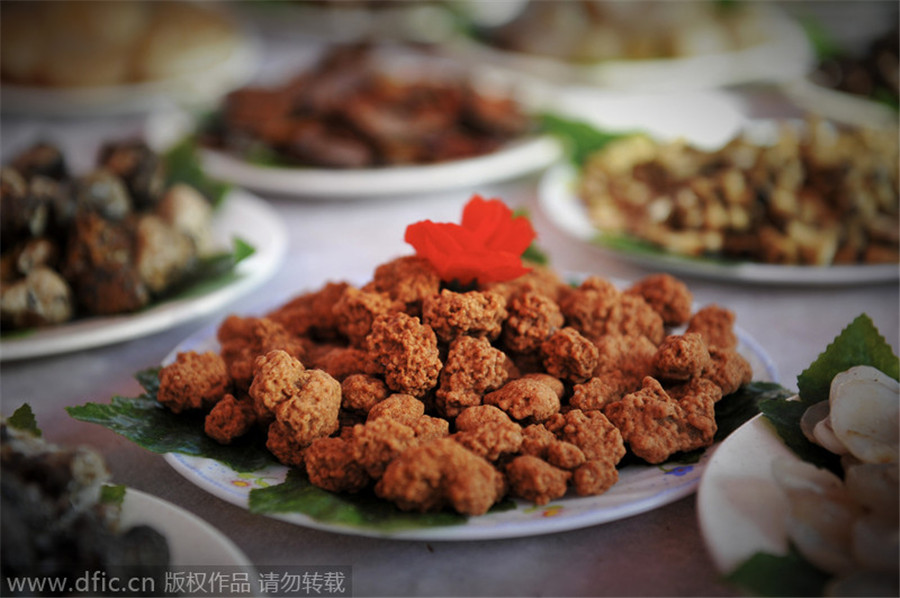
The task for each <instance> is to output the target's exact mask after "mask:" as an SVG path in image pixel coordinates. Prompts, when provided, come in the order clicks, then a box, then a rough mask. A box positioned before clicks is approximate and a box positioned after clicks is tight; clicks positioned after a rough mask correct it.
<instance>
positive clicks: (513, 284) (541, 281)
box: [482, 263, 570, 303]
mask: <svg viewBox="0 0 900 598" xmlns="http://www.w3.org/2000/svg"><path fill="white" fill-rule="evenodd" d="M528 265H529V266H531V270H530V271H528V272H527V273H525V274H523V275H522V276H519V277H518V278H514V279H512V280H508V281H504V282H492V283H488V284H485V285H482V290H485V291H494V292H495V293H500V294H501V295H503V296H504V297H505V298H506V301H507V303H509V301H511V300H512V298H513V297H515V296H516V295H521V294H522V293H537V294H538V295H544V296H546V297H549V298H550V299H552V300H553V301H559V300H560V298H561V297H563V296H564V295H565V294H566V293H567V292H568V291H569V288H570V287H569V285H567V284H566V283H565V282H563V281H562V280H561V279H560V278H559V275H558V274H557V273H556V272H555V271H554V270H553V269H552V268H549V267H547V266H544V265H542V264H535V263H529V264H528Z"/></svg>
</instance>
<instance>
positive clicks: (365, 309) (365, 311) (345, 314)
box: [332, 286, 399, 347]
mask: <svg viewBox="0 0 900 598" xmlns="http://www.w3.org/2000/svg"><path fill="white" fill-rule="evenodd" d="M398 306H399V304H398V303H396V302H395V301H393V300H392V299H391V298H390V297H389V296H388V295H387V293H374V292H369V291H363V290H360V289H357V288H356V287H352V286H348V287H346V288H345V289H344V292H343V293H342V294H341V297H340V299H338V300H337V302H336V303H335V304H334V306H333V308H332V309H333V312H334V318H335V320H336V323H337V329H338V330H339V331H340V332H341V333H342V334H344V336H346V337H347V339H348V340H349V341H350V344H351V345H352V346H355V347H364V346H365V341H366V336H368V334H369V332H370V331H371V330H372V322H374V321H375V318H376V317H378V316H380V315H382V314H386V313H388V312H390V311H392V310H396V309H398Z"/></svg>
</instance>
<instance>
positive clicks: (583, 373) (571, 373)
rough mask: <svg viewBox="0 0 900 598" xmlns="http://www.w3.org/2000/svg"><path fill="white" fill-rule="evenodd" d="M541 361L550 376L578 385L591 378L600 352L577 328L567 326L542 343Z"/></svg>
mask: <svg viewBox="0 0 900 598" xmlns="http://www.w3.org/2000/svg"><path fill="white" fill-rule="evenodd" d="M541 359H542V362H543V364H544V368H546V370H547V373H548V374H550V375H552V376H556V377H557V378H562V379H563V380H568V381H570V382H573V383H576V384H577V383H579V382H584V381H585V380H587V379H588V378H590V377H591V375H592V374H593V372H594V369H595V368H596V367H597V363H598V361H599V359H600V351H599V350H598V349H597V347H596V345H594V343H592V342H591V341H590V340H588V339H587V338H585V337H584V336H583V335H582V334H581V333H579V332H578V331H577V330H576V329H575V328H572V327H568V326H567V327H565V328H560V329H559V330H557V331H556V332H554V333H553V334H551V335H550V336H549V337H548V338H547V340H545V341H544V342H543V343H541Z"/></svg>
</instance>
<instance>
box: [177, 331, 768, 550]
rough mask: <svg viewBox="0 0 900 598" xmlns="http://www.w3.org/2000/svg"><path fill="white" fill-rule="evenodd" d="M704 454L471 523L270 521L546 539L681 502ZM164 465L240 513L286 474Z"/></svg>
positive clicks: (201, 464)
mask: <svg viewBox="0 0 900 598" xmlns="http://www.w3.org/2000/svg"><path fill="white" fill-rule="evenodd" d="M216 328H217V327H216V326H211V327H208V328H207V329H205V330H202V331H200V332H198V333H197V334H195V335H193V336H191V337H189V338H188V339H186V340H185V341H184V342H182V343H181V344H180V345H179V346H178V347H176V348H175V349H173V351H172V352H171V353H170V354H169V356H168V357H166V359H165V360H164V362H163V363H169V362H171V361H174V359H175V357H176V355H177V354H178V353H179V352H184V351H197V352H204V351H218V349H219V347H218V343H217V341H216V337H215V331H216ZM737 334H738V338H739V340H740V345H739V347H738V350H739V351H740V352H741V354H742V355H744V356H745V357H746V358H747V359H748V360H749V361H750V364H751V365H752V366H753V371H754V379H755V380H762V381H776V380H777V376H778V374H777V371H776V368H775V366H774V364H773V362H772V361H771V359H770V358H769V357H768V356H767V355H766V353H765V352H764V351H763V350H762V348H761V347H760V346H759V345H758V344H757V343H756V341H755V340H754V339H753V338H752V337H750V336H749V335H748V334H747V333H745V332H743V331H742V330H740V329H738V330H737ZM711 454H712V450H709V449H708V450H707V451H706V452H705V453H704V455H703V457H702V458H701V459H700V461H699V462H697V463H693V464H677V463H668V464H663V465H659V466H654V465H629V466H628V467H625V468H622V469H621V470H620V471H619V481H618V482H617V483H616V484H615V485H614V486H613V487H612V488H611V489H610V490H609V491H608V492H606V493H605V494H602V495H600V496H589V497H577V496H575V495H574V494H570V495H568V496H566V497H564V498H562V499H560V500H555V501H552V502H551V503H549V504H547V505H544V506H535V505H533V504H532V503H529V502H524V501H516V506H515V509H512V510H508V511H503V512H498V513H488V514H486V515H482V516H480V517H470V518H469V519H468V520H467V521H466V522H465V523H463V524H460V525H448V526H441V527H427V528H417V529H408V530H399V531H391V532H385V531H383V530H379V529H373V528H369V527H364V526H351V525H341V524H333V523H327V522H321V521H317V520H315V519H313V518H311V517H308V516H306V515H303V514H300V513H289V514H278V515H271V517H273V518H276V519H280V520H282V521H286V522H289V523H293V524H296V525H300V526H303V527H309V528H314V529H320V530H325V531H330V532H335V533H342V534H350V535H357V536H370V537H389V538H394V539H409V540H412V539H415V540H483V539H495V538H513V537H521V536H534V535H541V534H549V533H554V532H560V531H566V530H572V529H578V528H582V527H588V526H591V525H597V524H600V523H606V522H609V521H615V520H617V519H623V518H625V517H630V516H632V515H637V514H639V513H644V512H647V511H651V510H653V509H656V508H659V507H661V506H664V505H667V504H669V503H672V502H674V501H676V500H678V499H680V498H683V497H685V496H688V495H690V494H691V493H692V492H694V491H695V490H696V489H697V486H698V484H699V483H700V476H701V474H702V473H703V470H704V469H705V467H706V464H707V461H708V460H709V457H710V455H711ZM165 459H166V461H167V462H168V463H169V464H170V465H171V466H172V467H173V468H174V469H175V470H176V471H178V472H179V473H180V474H181V475H183V476H184V477H185V478H187V479H188V480H189V481H191V482H192V483H194V484H196V485H197V486H199V487H200V488H202V489H203V490H205V491H207V492H209V493H210V494H212V495H214V496H217V497H219V498H221V499H222V500H225V501H227V502H230V503H232V504H235V505H237V506H239V507H242V508H245V509H246V508H248V497H249V495H250V491H251V490H252V489H254V488H265V487H267V486H271V485H274V484H278V483H281V482H282V481H283V480H284V478H285V476H286V475H287V472H288V468H287V467H284V466H282V465H272V466H269V467H267V468H265V469H262V470H259V471H254V472H251V473H239V472H236V471H234V470H233V469H231V468H230V467H228V466H226V465H223V464H222V463H220V462H218V461H215V460H213V459H206V458H200V457H191V456H187V455H182V454H177V453H168V454H166V455H165Z"/></svg>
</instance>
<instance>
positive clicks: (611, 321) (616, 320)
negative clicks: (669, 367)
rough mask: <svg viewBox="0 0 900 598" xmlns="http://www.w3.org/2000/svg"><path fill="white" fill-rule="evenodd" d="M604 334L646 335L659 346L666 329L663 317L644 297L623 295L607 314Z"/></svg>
mask: <svg viewBox="0 0 900 598" xmlns="http://www.w3.org/2000/svg"><path fill="white" fill-rule="evenodd" d="M603 333H604V334H624V335H644V336H646V337H647V338H648V339H650V341H651V342H652V343H653V344H654V345H658V344H659V343H661V342H662V341H663V338H665V336H666V328H665V326H664V325H663V319H662V316H660V315H659V314H658V313H656V312H655V311H654V310H653V308H652V307H650V305H648V304H647V302H646V301H644V299H643V297H639V296H637V295H627V294H624V293H622V294H620V295H619V297H618V300H617V301H615V302H614V303H613V304H612V306H611V307H610V309H609V311H608V312H607V314H606V318H605V320H604V322H603Z"/></svg>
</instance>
